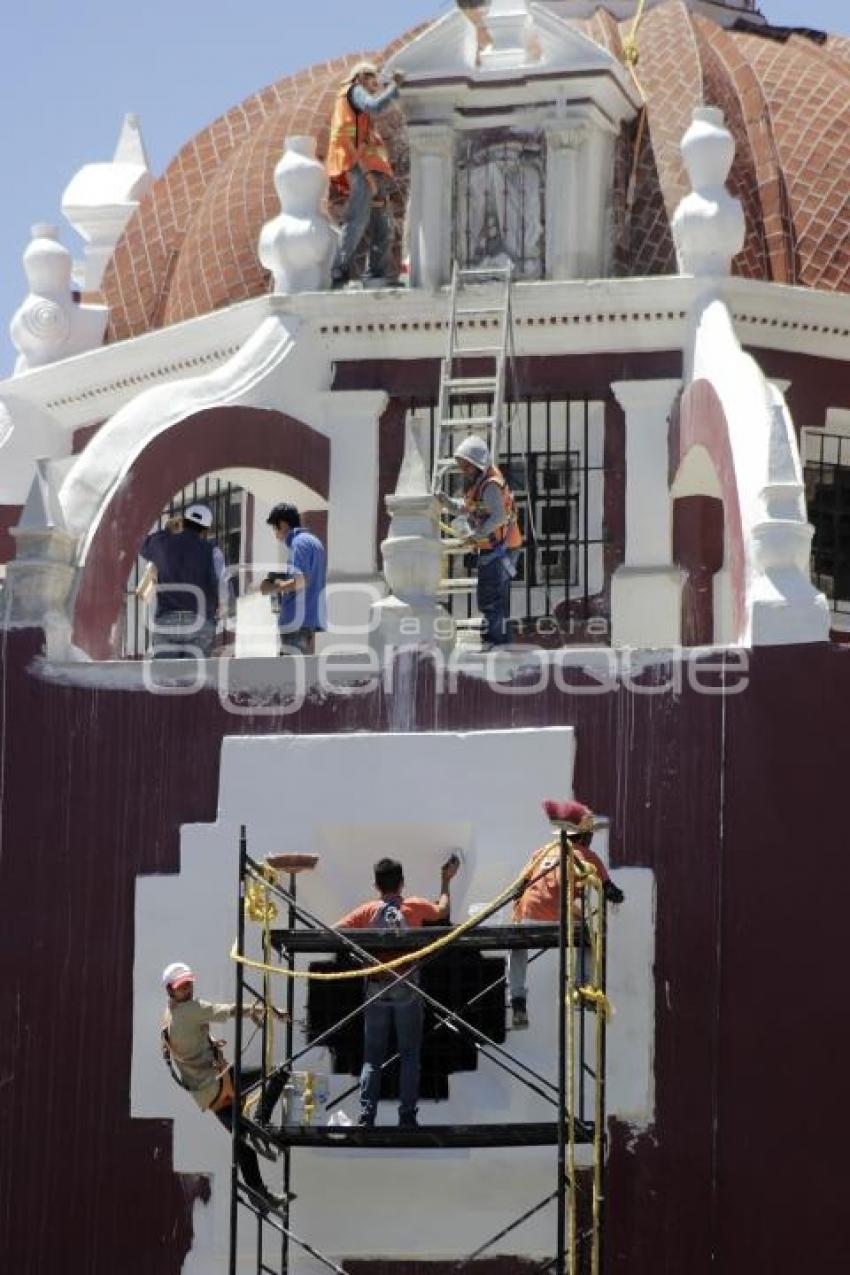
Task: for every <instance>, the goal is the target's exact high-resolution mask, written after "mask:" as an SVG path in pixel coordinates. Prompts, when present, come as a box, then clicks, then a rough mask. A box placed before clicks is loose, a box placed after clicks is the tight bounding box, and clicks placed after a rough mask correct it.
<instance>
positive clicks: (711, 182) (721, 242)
mask: <svg viewBox="0 0 850 1275" xmlns="http://www.w3.org/2000/svg"><path fill="white" fill-rule="evenodd" d="M682 156H683V158H684V161H685V167H686V168H687V170H688V176H689V177H690V179H691V185H692V186H693V190H692V192H691V194H690V195H686V196H685V198H684V199H683V200H682V202H681V203H680V204H679V207H678V208H677V209H676V212H675V214H674V217H673V222H672V226H673V238H674V240H675V243H676V255H677V258H678V263H679V271H680V272H681V273H682V274H692V275H703V276H705V275H708V276H716V275H728V274H729V272H730V270H731V266H732V258H733V257H734V256H735V254H736V253H738V252H740V251H741V249H742V248H743V246H744V233H745V225H744V214H743V211H742V209H741V203H740V200H738V199H733V197H732V196H731V195H730V194H729V192H728V191H727V189H726V185H725V183H726V180H727V178H728V176H729V170H730V169H731V167H732V160H733V159H734V157H735V142H734V139H733V137H732V134H731V133H730V132H729V130H728V128H727V127H726V125H725V123H724V119H723V112H722V111H720V110H718V109H717V108H716V107H713V106H698V107H697V108H696V109H695V111H694V116H693V120H692V122H691V125H690V127H689V128H688V131H687V132H686V133H685V136H684V137H683V138H682Z"/></svg>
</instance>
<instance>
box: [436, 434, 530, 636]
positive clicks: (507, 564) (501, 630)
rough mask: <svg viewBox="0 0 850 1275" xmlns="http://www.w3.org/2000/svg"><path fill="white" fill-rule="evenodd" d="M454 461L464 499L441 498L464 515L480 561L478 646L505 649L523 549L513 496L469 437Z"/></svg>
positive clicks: (485, 451)
mask: <svg viewBox="0 0 850 1275" xmlns="http://www.w3.org/2000/svg"><path fill="white" fill-rule="evenodd" d="M454 459H455V461H456V463H457V465H458V468H459V469H460V471H461V473H462V474H463V478H464V494H463V497H462V499H460V500H454V499H452V497H451V496H447V495H446V494H445V493H444V492H443V493H441V495H440V501H441V503H442V504H443V505H444V506H445V508H447V509H450V510H452V511H453V512H455V513H464V514H465V515H466V518H467V521H468V526H469V534H468V536H466V540H467V542H468V544H469V547H470V549H472V550H474V551H475V553H477V555H478V586H477V598H478V610H479V611H480V612H481V615H482V618H483V621H484V625H483V628H482V631H481V642H482V646H484V647H485V648H489V647H491V646H503V645H504V644H505V643H506V642H507V641H508V640H509V638H508V621H509V619H510V610H511V580H512V579H513V577H514V576H515V575H516V558H517V556H518V554H519V550H520V549H521V548H522V532H521V531H520V529H519V522H518V519H517V512H516V505H515V503H514V497H513V493H512V492H511V489H510V487H509V486H508V484H507V482H506V481H505V477H504V475H503V474H502V471H501V470H500V469H499V467H498V466H497V465H494V464H493V462H492V458H491V456H490V452H489V449H488V447H487V444H486V443H485V442H484V439H483V438H479V437H478V435H477V434H471V435H470V436H469V437H468V438H465V439H464V440H463V442H462V443H461V444H460V445H459V446H458V447H457V449H456V451H455V453H454Z"/></svg>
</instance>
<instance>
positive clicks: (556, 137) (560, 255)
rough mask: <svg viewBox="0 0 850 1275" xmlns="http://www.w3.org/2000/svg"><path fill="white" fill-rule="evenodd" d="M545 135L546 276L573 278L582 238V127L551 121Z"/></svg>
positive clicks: (550, 277)
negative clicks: (580, 155)
mask: <svg viewBox="0 0 850 1275" xmlns="http://www.w3.org/2000/svg"><path fill="white" fill-rule="evenodd" d="M544 132H545V134H546V278H547V279H576V278H578V275H579V268H578V265H579V245H580V242H581V238H582V231H581V228H580V218H579V209H580V206H581V199H580V194H579V185H580V181H579V150H580V148H581V146H582V145H583V143H584V140H585V137H586V132H585V130H584V129H583V128H579V127H576V126H575V125H569V124H566V123H565V122H564V121H563V120H553V121H552V122H551V123H549V124H547V125H546V126H545V128H544Z"/></svg>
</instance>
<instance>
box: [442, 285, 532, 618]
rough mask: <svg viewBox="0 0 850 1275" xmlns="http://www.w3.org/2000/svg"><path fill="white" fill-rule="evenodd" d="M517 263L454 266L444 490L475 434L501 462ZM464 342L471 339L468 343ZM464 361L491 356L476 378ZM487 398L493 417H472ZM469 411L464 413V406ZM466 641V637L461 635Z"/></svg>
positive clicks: (451, 552) (448, 580) (445, 367)
mask: <svg viewBox="0 0 850 1275" xmlns="http://www.w3.org/2000/svg"><path fill="white" fill-rule="evenodd" d="M513 270H514V267H513V262H509V263H508V264H507V265H506V266H478V267H469V268H464V267H461V266H459V265H458V263H457V261H455V263H454V266H453V268H452V291H451V309H450V317H449V331H448V342H447V348H446V357H445V358H444V359H443V361H442V364H441V368H440V397H439V401H438V409H437V434H436V437H435V440H434V469H433V477H432V481H431V490H432V492H434V493H436V492H438V491H440V490H441V488H442V485H443V482H444V480H445V477H446V474H448V473H449V472H451V471H452V470H454V469H456V467H457V466H456V463H455V460H454V450H455V447H456V446H457V444H458V442H459V441H461V439H462V438H466V437H469V435H470V434H481V435H483V436H484V438H485V440H486V442H487V446H488V448H489V451H490V456H491V458H492V461H493V464H498V463H499V453H500V446H501V439H502V430H503V427H504V411H505V377H506V370H507V365H508V359H509V356H510V354H511V352H512V350H513V326H512V305H511V303H512V284H513ZM494 319H495V320H496V324H495V327H496V331H495V332H494V340H493V343H492V344H489V345H485V344H483V341H484V339H485V338H482V336H481V332H482V331H490V332H492V331H493V320H494ZM465 342H468V344H467V343H465ZM461 359H477V360H487V361H489V362H491V363H492V370H491V371H489V372H487V373H479V374H477V375H475V376H468V375H464V373H463V371H462V370H460V369H458V368H457V367H456V364H457V363H458V361H459V360H461ZM482 396H492V407H491V409H490V414H489V415H488V416H473V415H472V406H473V404H474V403H475V402H476V401H478V400H480V399H481V398H482ZM465 406H466V407H468V409H469V411H468V412H467V414H465V415H464V414H463V409H464V407H465ZM442 545H443V551H444V553H445V554H446V555H448V556H452V557H453V556H455V555H463V554H464V553H466V552H467V550H466V548H465V547H464V545H463V544H462V542H461V541H460V540H458V539H454V538H452V537H451V536H448V537H447V536H445V535H444V537H443V540H442ZM475 586H476V581H475V577H474V576H455V575H448V576H446V577H445V578H443V579H442V580H441V581H440V588H439V596H440V597H442V598H450V597H457V596H458V595H462V594H471V593H474V592H475ZM480 627H481V619H480V617H478V618H474V619H467V620H458V621H457V628H458V632H459V634H460V633H461V632H467V631H468V632H469V634H470V635H473V634H476V633H477V632H478V631H479V630H480ZM461 640H462V639H461Z"/></svg>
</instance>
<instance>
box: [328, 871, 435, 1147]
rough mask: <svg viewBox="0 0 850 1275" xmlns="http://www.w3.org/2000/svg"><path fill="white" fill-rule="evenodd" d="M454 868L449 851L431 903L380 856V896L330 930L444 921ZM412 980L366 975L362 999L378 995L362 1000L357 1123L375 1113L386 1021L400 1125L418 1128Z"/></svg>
mask: <svg viewBox="0 0 850 1275" xmlns="http://www.w3.org/2000/svg"><path fill="white" fill-rule="evenodd" d="M459 867H460V857H459V856H458V855H457V854H456V853H452V854H451V855H449V857H448V859H447V860H446V862H445V863H444V864H443V866H442V868H441V869H440V897H439V898H438V900H437V902H436V903H431V902H430V900H428V899H419V898H415V897H413V896H407V895H405V893H404V869H403V868H402V866H401V864H400V863H399V862H398V861H397V860H396V859H379V860H378V862H377V863H376V864H375V868H374V872H375V891H376V893H377V894H378V896H379V897H378V898H377V899H372V900H370V902H368V903H362V904H361V905H360V907H357V908H355V909H354V911H353V912H348V913H347V914H346V915H345V916H343V917H341V918H340V919H339V920H338V921H337V923H336V925H335V926H334V929H337V930H360V929H379V930H387V929H393V930H404V929H408V928H410V927H417V926H420V925H438V924H439V923H440V922H447V921H448V919H449V914H450V910H451V901H450V898H449V886H450V883H451V881H452V878H453V877H454V876H456V875H457V871H458V869H459ZM384 959H385V960H387V961H389V960H391V959H392V953H390V952H387V953H385V955H384ZM405 968H406V967H402V969H401V970H399V971H398V973H399V974H403V973H404V972H405ZM417 981H418V976H417V975H416V974H415V973H414V974H411V975H410V977H409V978H408V979H407V980H405V982H403V983H402V982H399V981H398V975H395V976H394V975H393V974H391V973H386V974H376V975H374V976H373V977H372V978H367V979H366V1000H367V1002H369V998H370V997H372V996H375V993H376V992H379V991H381V995H380V996H378V997H377V998H376V999H375V1000H373V1001H371V1003H367V1005H366V1008H365V1010H364V1014H363V1026H364V1038H363V1070H362V1072H361V1073H360V1120H359V1121H358V1123H359V1124H361V1125H364V1126H365V1127H366V1128H371V1127H372V1125H374V1123H375V1116H376V1115H377V1111H378V1100H379V1098H380V1096H381V1068H382V1067H383V1065H384V1061H385V1059H386V1056H387V1043H388V1041H389V1032H390V1023H392V1024H393V1025H394V1027H395V1035H396V1043H397V1045H398V1053H399V1112H398V1123H399V1128H401V1129H415V1128H417V1120H416V1104H417V1102H418V1101H419V1056H420V1052H421V1048H422V1018H423V1002H422V998H421V997H420V996H419V995H418V993H417V992H416V989H415V987H413V986H411V984H413V983H416V982H417ZM382 989H383V990H382Z"/></svg>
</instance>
